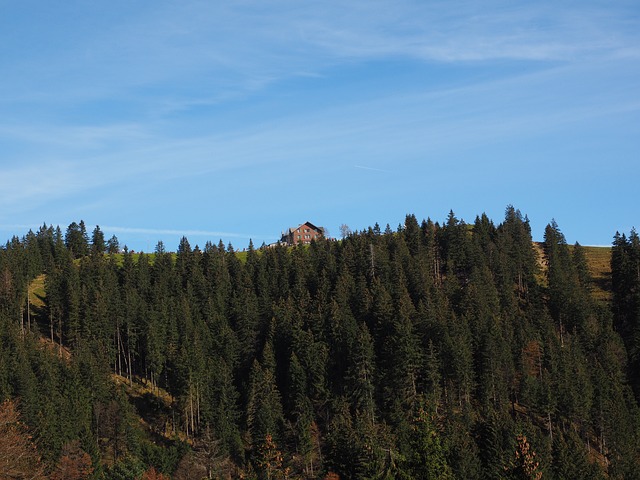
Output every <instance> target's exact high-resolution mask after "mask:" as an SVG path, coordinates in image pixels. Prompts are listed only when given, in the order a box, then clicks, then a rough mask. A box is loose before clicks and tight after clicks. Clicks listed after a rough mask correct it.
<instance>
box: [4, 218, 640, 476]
mask: <svg viewBox="0 0 640 480" xmlns="http://www.w3.org/2000/svg"><path fill="white" fill-rule="evenodd" d="M613 233H614V232H612V237H613ZM611 251H612V255H611V269H612V270H611V271H612V275H611V283H610V288H611V290H612V291H611V293H610V295H603V294H602V285H600V284H598V285H595V284H594V282H593V280H592V278H591V275H590V273H589V268H588V263H587V258H586V255H585V249H583V248H582V247H580V246H579V245H575V246H568V245H567V243H566V241H565V238H564V236H563V234H562V233H561V231H560V228H559V227H558V226H557V225H556V224H555V222H552V223H551V224H550V225H548V226H547V228H546V230H545V232H544V243H543V245H542V248H541V249H540V250H538V249H537V247H536V245H535V244H534V243H533V241H532V235H531V231H530V227H529V223H528V220H527V219H526V218H523V216H522V215H521V214H520V212H519V211H517V210H515V209H514V208H512V207H508V208H507V210H506V214H505V218H504V220H503V221H502V223H500V224H499V225H496V224H494V223H493V221H491V220H490V219H489V218H487V217H486V216H485V215H482V216H480V217H478V218H476V220H475V222H474V223H473V224H467V223H465V222H463V221H461V220H459V219H457V218H456V217H455V215H454V214H453V212H452V213H451V214H450V215H449V217H448V218H447V219H446V221H445V222H444V223H443V224H438V223H434V222H432V221H431V220H426V221H422V222H421V223H420V222H419V221H418V220H417V219H416V217H415V216H414V215H408V216H407V217H406V218H405V219H404V222H403V223H402V224H401V225H399V226H398V227H397V228H396V229H393V230H392V229H391V228H390V227H389V226H387V228H386V229H385V230H384V231H382V230H381V228H380V227H379V226H378V225H377V224H376V225H375V226H374V227H372V228H369V229H367V230H366V231H362V232H355V233H351V234H350V235H349V236H347V237H346V238H344V239H342V240H341V241H334V240H320V241H317V242H314V243H312V244H311V245H310V246H307V247H305V246H297V247H292V248H288V247H284V246H276V247H274V248H261V249H254V248H253V246H252V245H250V246H249V249H248V252H247V253H246V255H243V256H242V258H240V257H239V256H238V255H237V254H236V252H234V250H233V248H232V247H231V246H225V245H224V244H222V243H219V244H217V245H216V244H211V243H208V244H206V245H204V246H203V248H199V247H196V246H194V247H192V246H191V245H190V244H189V242H188V240H187V239H186V238H183V239H182V241H181V242H180V245H179V246H178V248H177V252H174V253H170V252H168V251H165V247H164V246H163V245H162V244H161V243H160V244H158V246H157V247H156V251H155V253H154V254H135V255H134V254H133V253H131V252H129V251H127V250H126V249H125V250H124V253H120V252H119V245H118V240H117V239H116V238H115V237H114V238H112V239H110V240H109V241H105V238H104V235H103V234H102V232H101V231H100V229H99V228H96V229H95V230H94V231H93V234H92V235H91V238H88V235H87V232H86V231H85V227H84V223H82V222H80V224H75V223H74V224H72V225H70V226H69V228H68V229H67V230H66V232H65V233H64V234H63V232H62V231H61V230H60V229H59V228H57V229H55V228H52V227H47V226H43V227H42V228H41V229H40V230H38V231H37V232H35V233H34V232H29V233H28V234H27V235H25V236H24V237H22V238H18V237H15V238H14V239H12V240H11V241H10V242H8V243H7V244H6V246H5V247H4V248H2V249H1V250H0V323H1V331H0V335H2V341H1V343H0V400H4V403H2V405H1V406H0V458H6V459H14V460H15V461H12V462H9V461H7V462H5V463H3V464H1V465H0V478H51V479H62V478H66V479H75V478H78V479H80V478H104V479H133V478H136V479H138V478H145V479H158V478H165V479H166V478H174V479H197V478H247V479H249V478H257V479H277V478H289V479H296V478H305V479H337V478H342V479H393V478H398V479H432V478H433V479H435V478H438V479H454V478H458V479H500V478H514V479H515V478H518V479H520V478H531V479H540V478H549V479H579V478H589V479H606V478H616V479H622V478H625V479H631V478H640V456H639V453H640V448H639V445H640V442H639V440H640V416H639V413H640V411H639V409H638V400H637V399H638V395H640V374H639V373H638V372H640V241H639V240H638V235H637V234H636V233H635V231H632V232H630V233H629V236H628V237H627V236H625V235H624V234H623V235H620V234H616V235H615V237H614V244H613V248H612V250H611ZM43 275H44V276H43ZM36 279H38V280H36ZM34 280H36V281H37V282H40V283H42V282H44V290H43V291H38V290H37V289H36V290H35V292H32V294H31V296H29V294H28V292H29V286H30V285H31V286H32V290H33V289H34V288H35V287H33V285H34V283H33V282H34ZM596 287H598V288H597V289H596ZM607 288H608V287H607ZM595 290H598V294H594V291H595ZM634 391H635V395H634ZM3 461H4V460H3ZM2 469H4V471H3V470H2ZM9 469H11V470H9ZM27 474H30V475H27ZM10 475H13V476H10Z"/></svg>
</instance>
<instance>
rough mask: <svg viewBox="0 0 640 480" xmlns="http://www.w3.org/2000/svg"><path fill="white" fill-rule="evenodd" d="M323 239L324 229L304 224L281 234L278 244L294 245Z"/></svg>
mask: <svg viewBox="0 0 640 480" xmlns="http://www.w3.org/2000/svg"><path fill="white" fill-rule="evenodd" d="M322 237H324V228H322V227H316V226H315V225H314V224H313V223H311V222H305V223H303V224H302V225H298V226H297V227H295V228H289V229H287V230H286V231H284V232H282V237H281V238H280V242H281V243H284V244H285V245H296V244H298V243H304V244H307V243H311V241H312V240H317V239H319V238H322Z"/></svg>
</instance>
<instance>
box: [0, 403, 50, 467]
mask: <svg viewBox="0 0 640 480" xmlns="http://www.w3.org/2000/svg"><path fill="white" fill-rule="evenodd" d="M0 478H2V479H30V480H39V479H44V478H45V476H44V466H43V465H42V461H41V459H40V455H38V450H37V448H36V446H35V444H34V443H33V439H32V438H31V436H30V435H29V431H28V429H27V427H26V425H24V424H23V423H22V422H21V421H20V413H19V412H18V409H17V408H16V404H15V402H13V401H11V400H6V401H4V402H2V404H0Z"/></svg>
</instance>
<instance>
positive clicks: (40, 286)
mask: <svg viewBox="0 0 640 480" xmlns="http://www.w3.org/2000/svg"><path fill="white" fill-rule="evenodd" d="M44 279H45V274H44V273H43V274H42V275H38V276H37V277H36V278H35V279H34V280H33V281H32V282H31V284H30V285H29V304H30V305H32V306H34V307H37V308H42V307H44V299H45V297H46V292H45V290H44Z"/></svg>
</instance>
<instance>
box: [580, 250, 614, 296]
mask: <svg viewBox="0 0 640 480" xmlns="http://www.w3.org/2000/svg"><path fill="white" fill-rule="evenodd" d="M582 248H583V249H584V253H585V256H586V257H587V264H588V265H589V272H590V273H591V276H592V277H593V296H594V297H595V298H596V299H597V300H601V301H606V302H608V301H610V300H611V247H582Z"/></svg>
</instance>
